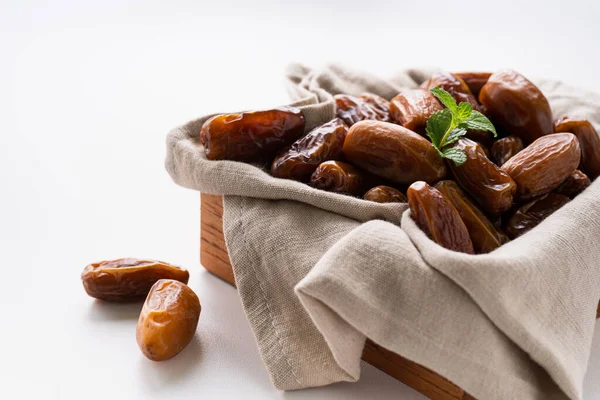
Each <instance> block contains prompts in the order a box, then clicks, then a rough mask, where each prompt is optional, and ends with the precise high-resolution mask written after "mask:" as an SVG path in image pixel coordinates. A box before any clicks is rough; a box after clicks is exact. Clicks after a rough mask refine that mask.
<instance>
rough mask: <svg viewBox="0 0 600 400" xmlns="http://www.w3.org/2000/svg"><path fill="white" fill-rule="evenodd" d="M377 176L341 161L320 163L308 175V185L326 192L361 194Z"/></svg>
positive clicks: (375, 180)
mask: <svg viewBox="0 0 600 400" xmlns="http://www.w3.org/2000/svg"><path fill="white" fill-rule="evenodd" d="M377 181H378V180H377V178H375V177H373V176H371V175H370V174H369V173H367V172H365V171H362V170H360V169H358V168H356V167H354V166H352V165H350V164H348V163H345V162H342V161H325V162H324V163H321V164H320V165H319V166H318V167H317V169H316V170H315V172H313V174H312V176H311V177H310V182H309V184H310V186H312V187H315V188H317V189H321V190H326V191H328V192H334V193H341V194H348V195H350V196H361V197H362V195H363V194H364V193H365V192H366V191H367V189H368V188H369V187H371V186H373V183H375V182H377Z"/></svg>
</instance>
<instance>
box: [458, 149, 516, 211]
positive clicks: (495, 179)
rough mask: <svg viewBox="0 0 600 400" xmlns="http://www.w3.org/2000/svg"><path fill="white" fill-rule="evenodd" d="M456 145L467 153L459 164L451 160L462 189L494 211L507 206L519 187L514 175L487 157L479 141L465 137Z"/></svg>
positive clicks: (481, 204)
mask: <svg viewBox="0 0 600 400" xmlns="http://www.w3.org/2000/svg"><path fill="white" fill-rule="evenodd" d="M455 147H456V148H458V149H460V150H462V151H463V152H464V153H465V155H466V156H467V161H466V162H465V163H464V164H462V165H461V166H459V167H457V166H456V165H455V164H454V163H449V165H450V168H451V170H452V173H453V174H454V177H455V178H456V180H457V181H458V183H459V184H460V185H461V186H462V187H463V189H465V191H466V192H467V193H469V194H470V195H471V196H472V197H473V198H474V199H475V200H476V201H477V203H479V205H480V206H481V207H482V208H483V209H484V210H485V211H487V212H488V213H489V214H491V215H500V214H502V213H503V212H504V211H506V210H508V209H509V208H510V207H511V206H512V202H513V196H514V194H515V192H516V190H517V185H516V184H515V182H514V181H513V180H512V178H511V177H510V176H509V175H508V174H507V173H506V172H504V171H502V170H501V169H500V168H499V167H498V166H497V165H496V164H494V163H493V162H491V161H490V160H489V158H487V156H486V155H485V152H484V150H483V148H482V147H481V145H480V144H479V143H476V142H474V141H472V140H470V139H465V138H462V139H460V140H459V141H458V142H457V143H456V145H455Z"/></svg>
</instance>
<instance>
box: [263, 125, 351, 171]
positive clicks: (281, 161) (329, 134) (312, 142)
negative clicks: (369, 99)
mask: <svg viewBox="0 0 600 400" xmlns="http://www.w3.org/2000/svg"><path fill="white" fill-rule="evenodd" d="M347 132H348V128H347V127H346V124H345V123H344V122H343V121H342V120H341V119H339V118H335V119H333V120H332V121H330V122H328V123H326V124H324V125H321V126H318V127H316V128H315V129H313V130H312V131H310V132H309V133H308V134H307V135H306V136H304V137H302V138H300V139H298V140H297V141H295V142H294V143H293V144H292V145H291V146H290V148H289V149H287V150H284V151H283V152H282V153H280V154H279V155H278V156H277V157H275V160H273V163H272V164H271V174H272V175H273V176H275V177H277V178H286V179H293V180H296V181H300V182H308V181H309V180H310V176H311V175H312V173H313V172H315V169H317V167H318V166H319V164H321V163H322V162H324V161H329V160H340V159H341V157H342V147H343V145H344V139H345V138H346V133H347Z"/></svg>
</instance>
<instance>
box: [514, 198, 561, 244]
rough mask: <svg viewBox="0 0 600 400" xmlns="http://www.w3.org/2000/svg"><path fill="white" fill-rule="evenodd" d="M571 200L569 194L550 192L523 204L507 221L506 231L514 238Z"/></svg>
mask: <svg viewBox="0 0 600 400" xmlns="http://www.w3.org/2000/svg"><path fill="white" fill-rule="evenodd" d="M568 202H569V198H568V197H567V196H563V195H561V194H556V193H548V194H546V195H544V196H542V197H539V198H537V199H535V200H532V201H531V202H529V203H527V204H525V205H523V206H521V207H520V208H519V209H518V210H517V211H516V212H515V213H514V214H513V215H512V216H511V217H510V218H509V219H508V221H507V223H506V225H505V228H504V231H505V232H506V233H507V234H508V236H510V237H511V238H512V239H515V238H517V237H519V236H521V235H523V234H524V233H525V232H528V231H530V230H531V229H533V228H535V227H536V226H537V225H538V224H539V223H540V222H542V221H543V220H544V219H546V218H547V217H548V216H549V215H550V214H552V213H553V212H555V211H556V210H558V209H559V208H561V207H562V206H564V205H565V204H567V203H568Z"/></svg>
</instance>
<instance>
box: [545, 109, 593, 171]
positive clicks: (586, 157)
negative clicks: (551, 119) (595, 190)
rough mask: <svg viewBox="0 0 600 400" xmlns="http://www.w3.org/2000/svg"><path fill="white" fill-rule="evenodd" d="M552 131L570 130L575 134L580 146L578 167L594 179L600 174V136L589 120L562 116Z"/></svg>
mask: <svg viewBox="0 0 600 400" xmlns="http://www.w3.org/2000/svg"><path fill="white" fill-rule="evenodd" d="M554 132H570V133H572V134H574V135H575V136H577V139H578V140H579V146H580V147H581V163H580V164H579V169H580V170H582V171H583V172H585V173H586V174H587V176H588V177H589V178H590V179H591V180H594V179H596V178H597V177H598V176H599V175H600V137H599V136H598V132H596V129H595V128H594V126H593V125H592V124H591V123H590V121H588V120H585V119H573V118H570V117H563V118H560V119H559V120H557V121H556V122H555V124H554Z"/></svg>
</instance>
